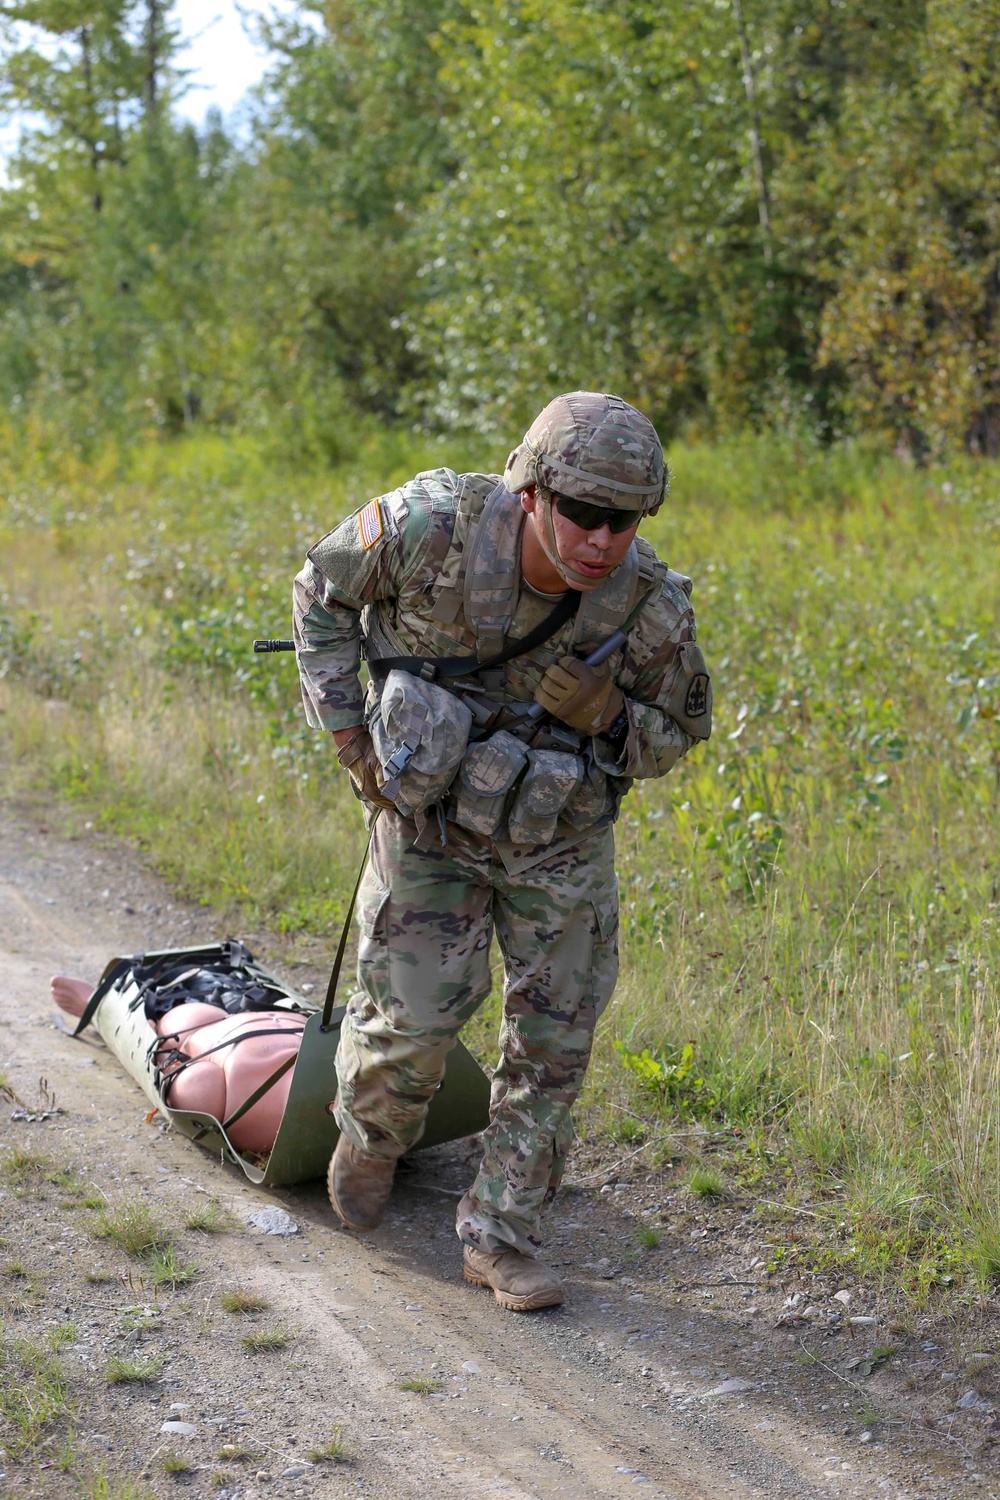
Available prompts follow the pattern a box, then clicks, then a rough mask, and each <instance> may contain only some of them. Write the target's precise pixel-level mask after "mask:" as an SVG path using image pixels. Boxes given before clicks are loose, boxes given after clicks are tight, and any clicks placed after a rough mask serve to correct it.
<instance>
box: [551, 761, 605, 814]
mask: <svg viewBox="0 0 1000 1500" xmlns="http://www.w3.org/2000/svg"><path fill="white" fill-rule="evenodd" d="M583 765H584V772H583V776H582V778H581V780H580V784H579V786H578V787H577V789H576V791H575V792H573V794H572V795H571V797H570V799H569V801H568V802H567V804H566V806H565V808H564V809H563V814H562V815H563V818H564V819H565V821H566V822H567V823H569V825H570V827H571V828H575V829H578V830H580V831H581V832H582V831H583V830H584V829H586V828H593V827H594V825H595V824H596V823H597V822H598V821H599V819H601V818H603V816H604V814H605V813H606V812H607V813H610V812H611V811H612V810H613V805H614V803H613V798H612V796H611V794H610V792H609V790H608V778H607V775H606V773H605V772H604V771H602V770H601V768H600V766H597V765H595V764H594V762H593V761H592V760H591V759H590V757H589V756H587V757H586V758H584V760H583Z"/></svg>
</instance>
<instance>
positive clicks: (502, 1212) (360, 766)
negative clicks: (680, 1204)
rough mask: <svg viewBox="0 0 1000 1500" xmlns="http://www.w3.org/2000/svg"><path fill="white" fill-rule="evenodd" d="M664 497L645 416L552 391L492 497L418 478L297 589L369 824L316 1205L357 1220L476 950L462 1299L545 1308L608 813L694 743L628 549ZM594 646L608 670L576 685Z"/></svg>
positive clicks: (644, 572) (593, 1018) (591, 1000)
mask: <svg viewBox="0 0 1000 1500" xmlns="http://www.w3.org/2000/svg"><path fill="white" fill-rule="evenodd" d="M666 483H667V473H666V469H665V465H664V461H663V452H662V448H661V445H660V441H659V439H658V437H657V435H656V431H655V429H654V428H653V426H652V424H651V423H650V422H649V421H648V420H647V418H645V417H644V416H643V415H642V414H641V413H640V412H638V411H636V410H635V408H634V407H632V406H629V405H628V404H627V403H626V402H625V401H622V400H621V399H619V398H618V397H616V396H609V395H600V394H595V393H592V392H587V391H575V392H572V393H570V394H568V395H564V396H559V397H557V398H556V399H555V400H554V401H552V402H550V403H549V405H548V406H547V407H546V408H545V410H544V411H543V412H542V413H541V415H540V416H539V417H538V418H537V419H536V420H535V422H534V423H533V424H532V426H531V427H530V429H529V430H528V432H527V434H526V436H525V438H524V441H523V442H522V443H521V444H520V445H519V447H517V448H515V450H514V452H513V453H512V454H511V455H510V458H509V459H508V461H507V467H506V470H505V472H504V476H503V479H502V480H499V479H498V478H497V476H496V475H487V474H456V473H454V472H453V471H452V470H451V469H434V470H431V471H429V472H427V473H423V474H418V475H417V477H416V478H415V479H412V480H411V481H410V482H409V483H407V484H404V485H403V486H402V487H401V488H400V489H398V490H394V491H393V492H392V493H390V494H387V495H383V496H380V497H379V498H378V499H375V500H371V501H369V502H368V504H367V505H365V506H363V507H362V509H361V510H359V511H357V512H356V513H355V514H354V515H352V516H350V517H348V519H347V520H346V521H343V522H341V524H340V525H339V526H337V527H336V528H335V529H334V530H333V531H332V532H330V533H329V534H328V535H327V536H326V537H324V538H323V539H322V540H321V541H320V542H318V543H317V544H316V545H315V546H314V547H313V548H312V549H311V550H310V552H309V555H308V560H307V562H306V564H305V567H304V568H303V569H302V572H301V573H300V574H299V575H298V577H297V578H296V580H295V625H294V629H295V641H296V649H297V652H298V663H299V673H300V677H301V682H302V693H303V698H304V702H305V710H306V716H307V718H308V720H309V723H310V724H311V725H312V726H313V727H314V728H322V729H326V730H329V731H332V733H333V736H334V739H335V741H336V743H337V746H338V750H339V757H340V761H341V764H342V765H344V766H345V767H346V768H347V770H348V772H349V773H350V776H351V778H352V781H353V783H354V787H355V790H356V793H357V795H358V796H359V798H360V799H361V801H362V803H363V804H364V807H365V811H366V818H367V820H368V822H369V825H370V823H371V820H372V818H373V817H376V816H377V819H378V821H377V824H376V827H375V830H374V834H373V839H372V845H371V858H370V863H369V866H368V869H367V871H366V874H365V877H364V879H363V881H362V885H361V890H360V893H359V920H360V940H359V957H358V983H359V986H360V989H359V991H358V992H357V993H356V994H355V995H354V997H353V998H352V1000H351V1002H350V1004H349V1006H348V1011H347V1015H346V1017H345V1019H344V1024H343V1029H342V1032H341V1040H340V1046H339V1050H338V1053H337V1081H338V1092H337V1099H336V1104H335V1114H336V1119H337V1123H338V1125H339V1127H340V1130H341V1132H342V1134H341V1137H340V1139H339V1141H338V1144H337V1149H336V1151H335V1152H334V1156H333V1159H332V1161H331V1163H330V1171H329V1175H328V1185H329V1191H330V1201H331V1203H332V1204H333V1208H334V1210H335V1212H336V1213H337V1215H338V1216H339V1218H340V1219H341V1221H342V1222H343V1223H344V1224H345V1225H346V1226H347V1227H348V1228H350V1229H370V1228H373V1227H375V1226H376V1225H377V1224H378V1223H379V1222H380V1220H381V1218H382V1215H383V1213H384V1211H385V1208H386V1204H387V1202H388V1199H389V1194H390V1191H391V1187H392V1179H393V1173H394V1170H395V1163H396V1161H397V1160H398V1158H399V1157H400V1156H401V1155H402V1154H403V1153H404V1152H405V1151H407V1150H408V1149H409V1148H410V1147H412V1146H413V1145H414V1144H415V1143H416V1141H417V1140H418V1139H419V1137H420V1133H421V1130H422V1129H423V1122H424V1117H425V1114H426V1111H427V1106H428V1102H429V1101H430V1099H431V1098H432V1096H433V1094H434V1091H435V1089H436V1088H437V1086H438V1084H439V1082H440V1081H441V1077H442V1075H443V1072H444V1066H445V1057H446V1054H447V1052H448V1050H449V1048H450V1047H451V1046H452V1044H453V1042H454V1039H455V1037H456V1035H457V1034H458V1032H459V1030H460V1029H461V1027H462V1025H463V1024H464V1023H465V1022H466V1021H467V1020H468V1019H469V1017H470V1016H471V1015H472V1014H473V1013H474V1011H475V1010H476V1009H477V1007H478V1006H479V1005H480V1004H481V1003H482V1001H483V999H484V998H485V996H486V995H487V994H488V992H489V989H490V972H489V949H490V942H491V938H492V936H493V934H494V932H495V933H496V936H497V939H498V942H499V947H500V951H501V954H502V957H503V965H504V980H505V983H504V1008H503V1023H502V1027H501V1032H500V1047H501V1057H500V1062H499V1065H498V1067H497V1070H496V1073H495V1074H494V1076H493V1084H492V1098H491V1120H490V1124H489V1127H488V1128H487V1130H486V1131H485V1132H484V1136H483V1146H484V1154H483V1159H482V1163H481V1165H480V1168H479V1173H478V1175H477V1177H476V1180H475V1182H474V1183H473V1185H472V1186H471V1187H470V1188H469V1190H468V1192H467V1193H466V1194H465V1196H464V1198H463V1199H462V1201H461V1202H460V1204H459V1206H458V1217H457V1229H458V1235H459V1239H460V1240H461V1241H462V1244H463V1262H464V1274H465V1277H466V1279H467V1280H468V1281H470V1282H472V1283H473V1284H475V1285H478V1286H483V1287H490V1288H492V1289H493V1291H494V1293H495V1296H496V1298H497V1300H498V1301H499V1302H500V1304H501V1305H502V1306H504V1307H507V1308H511V1309H513V1310H515V1311H526V1310H529V1309H534V1308H540V1307H549V1306H553V1305H555V1304H557V1303H560V1302H562V1300H563V1291H562V1287H561V1285H560V1283H559V1281H558V1279H557V1277H556V1276H555V1275H554V1273H553V1272H552V1271H551V1270H549V1269H548V1268H547V1267H546V1266H544V1265H543V1264H542V1263H541V1262H540V1261H539V1260H538V1259H537V1252H538V1250H539V1248H540V1246H541V1233H540V1223H539V1221H540V1214H541V1211H542V1208H543V1206H544V1205H545V1204H547V1203H548V1202H549V1201H550V1200H551V1199H552V1197H553V1195H554V1194H555V1192H556V1189H557V1188H558V1185H559V1180H560V1177H561V1175H562V1170H563V1166H564V1163H565V1160H566V1153H567V1150H568V1147H569V1144H570V1142H571V1139H572V1123H571V1120H570V1108H571V1106H572V1104H573V1102H574V1100H575V1099H576V1097H577V1094H578V1093H579V1090H580V1087H581V1084H582V1082H583V1077H584V1073H585V1071H586V1068H587V1063H588V1061H589V1057H590V1051H591V1045H592V1040H593V1033H594V1027H595V1024H596V1022H597V1019H598V1017H599V1016H600V1014H601V1012H602V1011H603V1010H604V1008H605V1006H606V1005H607V1004H608V1001H609V1000H610V998H611V994H612V991H613V989H614V986H615V981H616V978H617V971H618V948H617V931H618V888H617V881H616V877H615V868H614V834H613V825H614V822H615V819H616V817H617V815H618V810H619V806H620V804H621V800H622V798H623V797H624V795H625V793H626V792H627V791H628V789H629V787H630V786H631V785H632V781H633V780H634V779H635V778H636V777H640V776H663V775H665V774H666V773H667V772H668V771H669V770H670V769H671V767H672V766H673V765H675V764H676V762H677V761H678V760H679V759H680V758H681V756H682V755H684V754H685V753H686V752H687V751H688V750H689V749H690V747H691V746H692V744H694V743H695V742H696V741H698V740H704V739H707V738H708V735H709V733H710V729H711V682H710V679H709V674H708V670H707V668H706V665H705V661H704V658H703V656H702V653H701V650H700V648H699V647H698V645H697V644H696V642H695V623H694V615H693V612H692V609H691V604H690V600H689V595H690V592H691V581H690V579H688V578H685V577H683V576H682V575H681V574H678V573H674V572H672V571H671V570H670V569H669V568H667V567H666V565H665V564H663V563H662V562H660V561H659V560H658V559H657V557H656V554H655V553H654V551H653V549H652V548H651V547H650V546H649V545H648V543H646V542H645V541H644V540H643V539H642V538H641V537H638V536H637V535H636V528H637V527H638V525H639V523H640V521H641V520H642V518H643V516H645V515H651V514H653V513H654V512H655V511H656V510H658V509H659V506H660V504H661V503H662V500H663V497H664V493H665V489H666ZM616 630H622V631H624V633H625V640H624V643H623V645H622V646H621V647H620V648H619V649H617V650H616V651H614V653H613V654H612V655H611V656H610V658H609V659H608V660H607V661H606V662H604V663H603V664H602V665H600V666H590V665H588V664H587V663H586V661H585V659H584V658H585V657H586V656H587V655H589V654H590V653H592V652H594V650H595V648H596V647H598V646H600V644H601V643H602V642H603V641H605V640H606V639H607V638H608V637H609V636H610V635H611V634H612V633H613V632H615V631H616ZM362 641H363V642H364V652H365V656H366V657H367V661H368V666H369V671H370V674H371V678H370V682H369V683H368V686H367V689H366V690H365V691H364V692H363V691H362V688H361V685H360V682H359V678H358V670H359V661H360V649H361V644H362ZM535 704H538V705H541V708H542V709H544V710H545V715H544V716H543V717H542V718H540V719H539V718H532V717H530V716H529V711H531V710H533V711H534V713H535V714H538V713H539V710H538V709H534V705H535ZM379 809H380V811H378V812H377V811H376V810H379Z"/></svg>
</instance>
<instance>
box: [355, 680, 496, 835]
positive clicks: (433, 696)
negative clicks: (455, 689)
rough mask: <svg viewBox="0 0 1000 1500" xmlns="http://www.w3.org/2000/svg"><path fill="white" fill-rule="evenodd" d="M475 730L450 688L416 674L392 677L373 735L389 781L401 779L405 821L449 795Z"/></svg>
mask: <svg viewBox="0 0 1000 1500" xmlns="http://www.w3.org/2000/svg"><path fill="white" fill-rule="evenodd" d="M471 727H472V714H471V713H470V712H469V710H468V708H467V707H466V705H465V704H464V703H462V702H461V700H460V699H458V698H456V697H455V694H454V693H449V691H448V689H447V688H443V687H438V685H437V684H436V683H434V682H426V681H425V680H424V679H423V678H422V677H414V676H413V675H412V674H411V673H410V672H403V671H399V670H394V671H391V672H389V673H388V675H387V676H386V679H385V685H384V686H383V688H382V696H381V701H380V704H379V711H378V713H377V714H376V715H375V717H374V718H373V719H372V721H371V736H372V743H373V744H374V746H375V753H376V755H377V756H378V758H379V760H380V761H381V763H382V767H383V769H384V770H385V772H386V778H387V780H389V779H396V780H398V790H397V791H396V792H395V793H394V794H393V800H394V801H395V804H396V807H397V808H398V809H399V811H400V812H401V813H402V814H403V816H404V818H410V817H412V816H413V814H414V813H415V812H418V811H420V810H422V809H423V808H427V807H431V806H432V805H433V804H434V803H435V802H439V801H440V800H441V798H442V797H443V796H444V794H445V792H446V791H447V790H448V788H449V787H450V786H451V783H452V782H453V781H454V779H455V773H456V771H457V770H458V768H459V765H460V764H461V761H462V756H463V755H464V754H465V747H466V745H467V744H468V742H469V730H470V728H471Z"/></svg>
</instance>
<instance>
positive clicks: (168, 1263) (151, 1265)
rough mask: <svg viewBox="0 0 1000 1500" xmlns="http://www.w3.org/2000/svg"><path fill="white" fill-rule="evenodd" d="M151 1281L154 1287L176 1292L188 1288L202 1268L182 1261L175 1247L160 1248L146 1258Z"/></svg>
mask: <svg viewBox="0 0 1000 1500" xmlns="http://www.w3.org/2000/svg"><path fill="white" fill-rule="evenodd" d="M145 1261H146V1265H147V1267H148V1270H149V1279H150V1281H151V1282H152V1283H153V1286H154V1287H161V1286H168V1287H170V1288H171V1289H172V1290H176V1289H177V1287H179V1286H186V1285H187V1283H188V1282H189V1281H193V1280H194V1278H195V1277H196V1276H197V1275H198V1274H199V1270H200V1268H199V1267H198V1266H196V1265H195V1264H194V1262H193V1261H185V1260H181V1258H180V1256H179V1255H178V1253H177V1248H176V1246H174V1245H163V1246H158V1247H157V1248H156V1249H155V1250H150V1251H149V1252H148V1253H147V1255H146V1256H145Z"/></svg>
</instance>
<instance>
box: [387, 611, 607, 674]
mask: <svg viewBox="0 0 1000 1500" xmlns="http://www.w3.org/2000/svg"><path fill="white" fill-rule="evenodd" d="M582 597H583V596H582V595H581V594H580V593H578V592H577V590H576V589H567V590H566V592H565V594H560V596H559V603H558V604H557V605H556V607H555V609H554V610H552V612H551V614H548V615H546V616H545V619H544V620H542V621H541V622H540V623H539V624H538V625H536V626H535V628H534V630H529V632H528V634H527V635H522V636H521V637H520V638H519V639H518V640H516V641H511V642H510V643H509V644H508V645H506V646H505V647H504V649H503V650H502V651H497V652H496V654H495V655H493V656H488V657H487V658H486V660H485V661H480V660H479V658H478V656H375V657H372V658H370V659H369V662H368V667H369V670H370V671H371V672H374V673H375V674H376V675H377V676H385V674H386V673H387V672H395V671H399V672H414V673H416V674H417V675H422V674H423V672H424V669H425V668H426V669H427V670H428V671H429V672H431V681H432V682H433V681H434V679H435V678H437V677H466V676H471V675H472V674H473V673H474V672H491V671H493V670H494V669H495V668H496V667H503V666H505V665H506V664H507V662H509V661H513V660H514V657H515V656H526V655H527V653H528V652H529V651H534V649H535V647H536V646H541V645H542V643H543V642H544V641H547V640H548V639H549V636H552V635H555V633H556V631H557V630H558V629H559V627H560V626H561V625H565V623H566V621H567V620H571V619H572V618H573V616H574V615H575V614H576V612H577V610H578V609H579V607H580V600H581V598H582ZM432 669H433V670H432Z"/></svg>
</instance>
